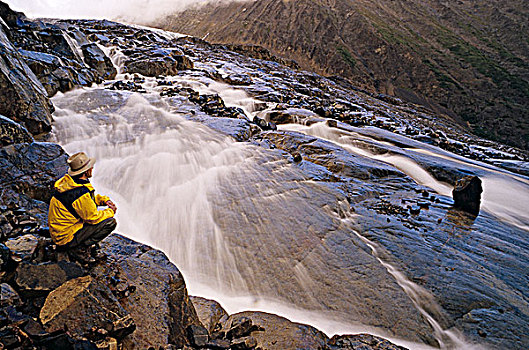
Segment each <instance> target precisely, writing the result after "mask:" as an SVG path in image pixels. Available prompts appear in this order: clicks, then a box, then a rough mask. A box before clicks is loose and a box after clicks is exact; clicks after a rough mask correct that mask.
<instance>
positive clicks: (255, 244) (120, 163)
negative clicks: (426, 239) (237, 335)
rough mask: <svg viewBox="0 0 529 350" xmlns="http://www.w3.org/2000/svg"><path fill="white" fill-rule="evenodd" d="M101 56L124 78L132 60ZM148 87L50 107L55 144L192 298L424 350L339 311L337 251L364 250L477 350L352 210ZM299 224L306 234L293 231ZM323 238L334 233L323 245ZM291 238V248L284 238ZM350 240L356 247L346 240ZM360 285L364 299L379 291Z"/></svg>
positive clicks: (75, 97) (246, 104) (201, 84)
mask: <svg viewBox="0 0 529 350" xmlns="http://www.w3.org/2000/svg"><path fill="white" fill-rule="evenodd" d="M103 49H104V50H105V52H106V53H107V54H110V56H111V57H112V59H113V62H114V64H115V65H116V66H117V68H118V72H119V73H121V72H122V69H121V66H122V62H123V58H124V55H123V54H122V53H120V52H119V50H116V49H107V48H103ZM124 78H126V77H125V76H124V75H122V74H121V75H119V76H118V79H124ZM170 79H171V80H172V81H173V82H175V83H176V84H179V85H181V86H186V87H192V88H193V89H195V90H196V91H199V92H200V93H218V94H219V95H220V96H221V97H223V99H224V101H225V103H226V105H228V106H237V107H240V108H242V109H244V111H245V113H246V114H247V115H248V116H250V115H251V114H252V113H253V112H254V105H255V104H256V103H258V101H255V100H253V99H251V98H249V97H248V96H247V95H246V94H245V93H244V92H243V91H240V90H236V89H232V88H231V87H229V86H228V85H226V84H222V83H218V82H214V81H213V80H208V81H205V80H206V78H204V77H199V76H193V75H182V76H178V77H171V78H170ZM143 87H144V88H145V89H146V90H147V92H148V93H147V94H141V95H140V94H137V93H131V92H127V91H111V90H106V89H103V88H101V87H94V88H83V89H78V90H75V91H72V92H69V93H66V94H58V95H57V96H56V97H54V99H53V102H54V105H55V106H56V112H55V114H54V117H55V126H54V135H55V137H56V139H57V141H58V142H59V143H60V144H62V145H63V147H64V148H65V149H66V151H67V152H69V153H73V152H77V151H80V150H84V151H86V152H88V153H89V154H91V155H93V156H95V157H96V158H97V159H98V162H97V165H96V168H95V176H94V182H95V187H96V188H97V189H98V191H99V192H100V193H105V194H108V195H110V196H111V197H112V198H113V199H114V200H115V201H116V202H117V204H118V213H117V219H118V222H119V226H118V231H119V232H123V233H125V234H126V235H128V236H130V237H132V238H134V239H136V240H139V241H142V242H144V243H148V244H151V245H153V246H155V247H157V248H160V249H162V250H164V251H165V252H166V253H167V254H168V256H169V257H170V258H171V260H172V261H173V262H175V263H176V264H177V266H178V267H179V268H180V269H181V270H182V271H183V273H184V275H185V276H186V282H187V285H188V289H189V290H190V293H191V294H195V295H200V296H204V297H210V298H214V299H217V300H220V301H221V302H222V303H223V306H225V308H226V309H227V311H228V312H230V313H233V312H237V311H242V310H246V309H252V310H260V311H268V312H273V313H276V314H280V315H283V316H286V317H288V318H289V319H291V320H293V321H298V322H303V323H308V324H312V325H314V326H316V327H317V328H319V329H322V330H323V331H325V332H326V333H327V334H329V335H332V334H334V333H358V332H369V333H372V334H376V335H381V336H385V337H387V338H390V339H392V340H393V341H394V342H396V343H398V344H402V345H404V346H407V347H409V348H428V347H427V346H425V345H423V344H417V343H411V342H406V341H402V340H399V339H394V338H392V337H391V336H389V335H388V334H386V333H385V332H384V331H383V330H381V329H377V328H373V327H367V326H364V325H362V324H361V323H355V322H354V321H352V320H350V314H351V313H352V312H353V310H352V309H351V310H350V309H347V307H349V306H348V305H346V304H341V305H339V304H336V305H334V304H333V303H334V302H336V300H337V298H340V297H341V298H343V299H347V298H348V297H349V296H352V295H354V291H351V289H354V288H352V287H349V286H348V285H345V286H341V285H340V283H342V282H343V279H344V278H351V279H354V278H355V277H354V276H347V277H345V276H346V275H344V274H342V272H341V271H340V270H339V269H338V270H336V271H335V270H331V269H332V268H333V267H332V266H328V264H329V263H330V262H331V263H334V264H339V263H338V262H337V261H339V260H340V259H342V258H343V257H342V256H341V254H342V252H341V251H340V250H339V249H342V248H336V247H338V246H340V247H341V246H343V249H344V250H347V249H349V248H352V247H356V248H358V247H359V246H361V245H362V244H365V245H366V246H368V247H369V248H370V249H371V254H372V257H374V258H375V259H376V261H378V265H379V266H376V267H373V268H374V269H378V270H380V271H382V270H383V271H385V272H386V274H387V275H389V277H385V278H387V280H385V283H390V282H394V281H397V284H398V285H399V286H400V288H402V290H403V291H404V292H405V293H406V294H407V295H408V296H409V297H410V299H411V300H412V301H413V303H414V305H415V306H416V307H417V308H418V309H419V310H420V312H421V313H422V314H423V315H424V316H425V318H426V319H428V321H429V322H430V324H431V325H432V327H433V328H434V331H435V333H436V334H435V337H436V339H437V340H438V341H439V343H440V344H441V345H442V346H443V347H447V348H469V345H468V344H466V343H465V342H464V341H463V340H461V339H460V337H459V335H458V334H457V332H454V331H451V330H444V329H442V328H441V327H440V326H439V324H438V323H437V321H436V320H435V319H434V318H433V317H432V316H431V315H430V314H428V312H426V311H425V308H424V307H423V306H422V305H423V304H426V303H430V304H431V300H430V299H431V297H429V296H428V295H427V293H426V292H425V291H424V290H422V289H421V288H420V287H419V286H417V285H416V284H414V283H412V282H411V281H409V280H407V279H406V278H405V276H404V274H402V273H401V272H399V271H398V269H397V268H396V267H395V266H393V265H392V264H391V263H390V262H389V260H386V259H384V257H383V254H382V253H381V250H382V248H381V247H379V246H378V245H377V244H376V243H374V242H373V241H371V240H369V239H367V238H366V237H364V236H363V235H362V234H360V233H358V232H356V231H355V230H354V229H353V222H352V221H353V219H351V218H347V219H343V215H341V214H343V212H345V211H347V208H346V207H347V205H346V201H345V199H344V198H342V199H341V200H340V201H338V202H337V201H336V198H335V197H336V194H335V193H332V194H331V193H330V190H329V189H327V188H325V187H324V186H322V185H319V184H316V183H314V182H313V181H311V180H310V179H308V178H306V177H305V175H303V174H302V173H301V172H300V171H299V170H297V169H296V168H295V167H292V166H291V165H290V164H289V162H288V161H286V160H285V159H284V157H281V156H280V155H278V154H277V153H274V152H273V151H266V150H264V149H262V148H260V147H256V146H252V145H250V144H247V143H237V142H234V141H233V140H232V139H230V138H229V137H226V136H223V135H221V134H219V133H217V132H214V131H212V130H211V129H209V128H207V127H205V126H203V125H201V124H199V123H196V122H193V121H189V120H187V119H186V118H187V117H189V114H188V113H187V112H188V111H189V110H193V109H196V106H194V105H192V104H189V103H188V105H187V106H185V108H176V109H175V108H174V105H168V104H167V102H166V101H164V100H163V99H161V98H160V95H159V89H158V88H157V86H156V83H155V81H154V79H151V78H146V81H145V83H144V84H143ZM179 110H181V111H179ZM281 128H282V129H284V130H293V131H298V132H302V133H306V134H310V135H314V136H318V137H319V138H322V139H326V140H329V141H331V142H334V143H337V144H339V145H340V146H342V147H343V148H345V149H346V150H348V151H350V152H352V153H355V154H359V155H362V156H365V157H369V158H373V159H377V160H381V161H384V162H387V163H390V164H393V165H395V167H397V168H398V169H400V170H401V171H403V172H404V173H406V174H408V175H409V176H410V177H412V178H413V179H414V180H415V181H416V182H417V183H419V184H422V185H424V186H428V187H430V188H432V189H433V190H435V191H436V192H438V193H439V194H442V195H450V191H451V188H450V186H448V185H447V184H444V183H441V182H439V181H437V180H436V179H434V178H433V177H432V176H431V175H430V174H429V173H428V172H427V171H425V170H424V169H423V168H422V167H421V166H420V165H419V164H417V163H415V162H413V161H412V160H411V159H409V158H407V157H404V156H398V155H375V154H373V153H370V152H368V151H366V150H365V149H363V148H361V147H357V146H355V143H354V142H350V140H352V139H354V138H355V137H359V138H365V136H361V135H353V134H348V135H345V136H344V134H343V133H341V134H337V133H335V131H333V130H331V128H329V127H327V126H325V125H323V124H315V125H313V126H310V127H306V126H300V125H287V126H282V127H281ZM500 178H501V176H500ZM491 179H492V178H491ZM491 181H492V180H490V179H489V178H486V179H485V181H484V187H485V194H484V202H485V205H487V208H492V207H491V205H493V203H497V200H496V199H491V198H492V197H494V195H491V194H492V193H493V191H489V189H488V188H490V187H489V186H491V185H492V184H493V182H491ZM502 181H503V180H502ZM512 184H513V186H512V190H513V191H518V192H520V193H521V194H520V195H519V197H518V198H519V200H520V201H523V200H525V199H527V198H529V197H525V196H526V194H525V193H526V192H523V191H527V187H526V186H524V185H520V186H521V187H520V186H518V185H517V184H515V183H512ZM315 198H317V200H315ZM503 218H504V219H506V220H508V218H506V216H503ZM520 218H521V219H520ZM514 220H521V221H520V222H519V225H521V226H522V227H523V226H524V225H527V221H525V218H524V216H523V213H522V214H521V215H518V213H515V214H514V215H513V218H512V220H511V222H512V221H514ZM299 223H306V226H303V227H301V228H296V227H295V226H296V225H299ZM325 231H329V232H330V233H328V234H326V235H324V236H320V233H321V232H325ZM284 232H288V233H289V235H290V237H288V238H286V237H284V236H283V235H281V234H282V233H284ZM278 233H279V234H278ZM351 233H352V234H353V236H355V237H356V238H358V239H353V238H352V237H350V234H351ZM336 242H339V243H336ZM330 244H335V245H336V246H332V247H329V245H330ZM351 259H355V257H352V258H351ZM347 282H351V283H356V281H353V280H350V281H347ZM352 285H354V286H355V288H358V290H360V291H362V288H366V289H365V290H366V291H368V290H369V289H370V288H371V287H370V286H367V287H362V285H361V284H352ZM323 288H327V289H323ZM319 289H322V291H321V292H319ZM318 293H319V294H318ZM333 293H334V295H333ZM347 293H350V294H347ZM366 293H367V292H366ZM326 297H328V298H329V299H328V300H327V299H324V300H323V301H322V298H326ZM333 298H334V299H333ZM328 305H331V307H330V308H329V307H328ZM342 307H343V310H342ZM375 317H376V316H375Z"/></svg>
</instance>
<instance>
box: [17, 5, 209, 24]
mask: <svg viewBox="0 0 529 350" xmlns="http://www.w3.org/2000/svg"><path fill="white" fill-rule="evenodd" d="M209 2H210V0H128V1H126V2H123V1H119V0H77V1H71V0H10V1H6V3H8V4H9V5H10V6H11V7H12V8H13V9H15V10H17V11H23V12H24V13H25V15H27V16H29V17H33V18H35V17H48V18H91V19H93V18H98V19H115V20H122V21H126V22H134V23H139V24H145V23H147V22H150V21H153V20H156V19H158V18H160V17H161V16H165V15H166V14H167V13H171V12H174V11H183V10H185V9H186V8H188V7H189V6H193V5H204V4H208V3H209Z"/></svg>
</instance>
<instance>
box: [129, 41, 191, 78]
mask: <svg viewBox="0 0 529 350" xmlns="http://www.w3.org/2000/svg"><path fill="white" fill-rule="evenodd" d="M123 53H124V54H125V55H127V60H126V62H125V67H124V73H141V74H143V75H145V76H148V77H155V76H160V75H175V74H177V73H178V71H180V70H185V69H192V68H193V62H192V61H191V60H190V59H189V58H188V57H186V56H185V55H184V53H183V52H182V51H180V50H179V49H160V48H159V47H153V48H150V49H146V50H145V49H144V50H125V51H124V52H123Z"/></svg>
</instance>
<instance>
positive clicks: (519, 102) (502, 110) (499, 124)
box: [155, 0, 529, 149]
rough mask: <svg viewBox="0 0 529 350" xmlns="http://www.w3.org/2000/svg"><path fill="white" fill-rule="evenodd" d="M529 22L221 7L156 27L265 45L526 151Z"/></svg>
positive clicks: (342, 1) (491, 15)
mask: <svg viewBox="0 0 529 350" xmlns="http://www.w3.org/2000/svg"><path fill="white" fill-rule="evenodd" d="M469 14H472V15H471V16H469ZM527 15H528V13H527V7H526V6H525V4H524V1H521V0H510V1H506V2H502V3H501V4H500V3H490V2H487V3H480V4H475V3H467V2H458V3H446V2H439V1H427V2H424V1H418V0H413V1H403V0H395V1H390V2H387V1H369V2H367V1H366V2H358V1H356V2H351V1H346V0H338V1H332V2H330V1H311V0H303V1H282V0H264V1H254V2H248V1H232V2H222V1H221V2H217V3H215V4H210V5H208V6H201V7H192V8H189V9H188V10H187V11H184V12H178V13H174V14H170V15H168V17H167V18H166V19H157V20H156V21H155V25H156V26H157V27H162V28H164V29H168V30H174V31H176V32H179V33H185V34H189V35H194V36H197V37H203V36H205V35H207V38H208V40H210V41H211V42H216V43H222V44H232V43H237V44H241V46H242V47H248V46H247V45H250V44H254V45H260V46H263V47H265V48H267V49H269V50H271V51H272V53H274V54H276V55H278V56H282V57H287V58H290V59H292V58H293V59H295V60H296V61H297V62H299V64H300V65H301V66H302V67H303V68H304V69H309V70H313V71H316V72H318V73H320V74H325V75H340V76H343V77H347V78H350V79H351V80H352V81H353V82H354V84H355V85H356V86H359V87H361V88H363V89H366V90H369V91H373V92H375V91H376V92H375V94H378V93H380V92H381V93H383V94H385V95H392V96H393V97H398V98H400V99H402V100H404V101H410V102H413V103H417V104H420V105H423V106H426V107H427V108H430V109H433V110H434V111H435V112H436V113H438V114H446V115H448V116H450V117H452V118H455V119H457V120H459V121H460V122H461V124H463V123H466V122H469V123H470V125H471V127H472V129H473V131H474V132H476V133H478V134H479V135H481V136H485V137H488V138H491V139H497V140H503V141H506V142H508V143H510V144H513V145H516V146H518V147H522V148H525V149H527V147H528V140H529V139H528V131H529V124H528V123H527V121H525V120H524V116H526V115H527V112H528V108H529V105H528V103H527V101H528V99H527V96H528V95H527V94H528V91H529V90H528V89H529V83H528V81H527V76H528V67H529V65H528V60H529V57H528V52H529V51H528V45H529V44H528V43H527V41H526V40H525V38H526V37H527V36H528V31H527V27H526V26H525V25H524V23H526V22H527ZM263 18H265V19H266V20H265V21H263ZM483 18H486V19H487V25H486V26H483V24H482V22H481V19H483ZM403 21H404V22H406V23H407V24H406V25H405V26H403V25H402V23H403ZM250 47H251V46H250ZM230 48H231V49H233V50H236V51H237V50H238V47H237V46H236V45H231V46H230ZM246 54H250V55H252V54H253V53H246ZM499 91H500V93H499V94H498V92H499ZM500 101H501V102H500ZM498 116H503V117H502V118H498Z"/></svg>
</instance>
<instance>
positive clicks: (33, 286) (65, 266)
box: [15, 261, 85, 296]
mask: <svg viewBox="0 0 529 350" xmlns="http://www.w3.org/2000/svg"><path fill="white" fill-rule="evenodd" d="M84 274H85V272H84V270H83V269H82V268H81V266H79V265H78V264H76V263H72V262H67V261H59V262H57V263H51V262H47V263H42V264H32V263H29V262H23V263H21V264H20V265H19V266H18V268H17V270H16V277H15V282H16V284H17V285H18V286H19V287H20V290H21V293H24V294H26V295H29V296H38V295H45V294H47V293H49V292H51V291H52V290H54V289H55V288H58V287H59V286H60V285H62V284H63V283H65V282H66V281H68V280H71V279H74V278H78V277H81V276H83V275H84Z"/></svg>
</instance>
